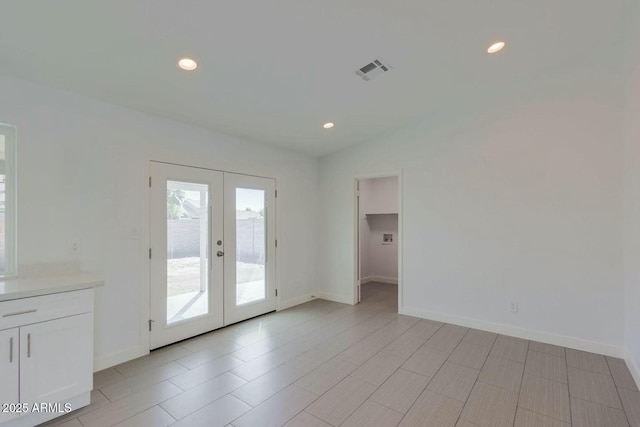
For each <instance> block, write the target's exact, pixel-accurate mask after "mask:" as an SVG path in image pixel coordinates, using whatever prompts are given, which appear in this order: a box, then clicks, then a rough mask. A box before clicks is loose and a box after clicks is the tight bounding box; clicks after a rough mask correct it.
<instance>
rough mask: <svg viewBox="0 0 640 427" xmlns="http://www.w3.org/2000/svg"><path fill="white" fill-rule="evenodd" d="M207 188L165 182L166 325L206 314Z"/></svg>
mask: <svg viewBox="0 0 640 427" xmlns="http://www.w3.org/2000/svg"><path fill="white" fill-rule="evenodd" d="M208 200H209V186H208V185H206V184H195V183H190V182H179V181H167V323H168V324H171V323H175V322H179V321H181V320H185V319H189V318H192V317H196V316H200V315H203V314H207V313H208V312H209V295H208V294H209V292H208V291H209V284H208V277H209V274H208V273H209V271H208V266H209V259H208V254H209V251H208V247H209V209H208V207H209V206H208Z"/></svg>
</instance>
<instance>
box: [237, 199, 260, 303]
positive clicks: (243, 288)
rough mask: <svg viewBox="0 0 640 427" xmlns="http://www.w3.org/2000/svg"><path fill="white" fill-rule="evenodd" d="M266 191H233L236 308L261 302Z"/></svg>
mask: <svg viewBox="0 0 640 427" xmlns="http://www.w3.org/2000/svg"><path fill="white" fill-rule="evenodd" d="M264 216H265V192H264V190H254V189H250V188H236V305H242V304H247V303H250V302H253V301H259V300H264V299H265V296H266V287H265V285H266V276H265V251H266V236H265V221H264V219H265V218H264Z"/></svg>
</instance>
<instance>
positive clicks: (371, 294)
mask: <svg viewBox="0 0 640 427" xmlns="http://www.w3.org/2000/svg"><path fill="white" fill-rule="evenodd" d="M356 212H357V222H356V225H357V232H356V245H355V247H356V253H357V254H356V269H355V270H356V280H355V293H356V295H355V301H356V303H358V302H361V301H365V300H366V301H367V302H368V303H375V304H381V305H383V306H384V307H385V308H388V309H389V310H393V311H396V312H397V311H398V308H399V301H400V295H401V292H400V290H401V280H400V278H401V269H400V265H401V263H400V259H401V246H400V236H401V201H400V176H399V175H398V174H396V175H385V176H375V177H366V178H358V179H356Z"/></svg>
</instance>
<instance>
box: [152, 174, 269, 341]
mask: <svg viewBox="0 0 640 427" xmlns="http://www.w3.org/2000/svg"><path fill="white" fill-rule="evenodd" d="M150 178H151V180H150V191H151V197H150V233H151V238H150V251H149V254H150V275H149V277H150V281H151V283H150V303H151V310H150V312H151V319H150V321H149V328H150V331H151V332H150V334H151V335H150V347H151V348H152V349H153V348H157V347H161V346H163V345H167V344H171V343H173V342H176V341H180V340H183V339H186V338H189V337H192V336H194V335H198V334H201V333H204V332H208V331H211V330H213V329H216V328H219V327H222V326H225V325H229V324H232V323H235V322H239V321H241V320H244V319H248V318H250V317H254V316H257V315H260V314H264V313H267V312H270V311H273V310H275V307H276V297H275V203H274V197H275V181H274V180H273V179H268V178H260V177H253V176H247V175H240V174H233V173H228V172H219V171H213V170H209V169H201V168H192V167H187V166H179V165H173V164H167V163H159V162H151V166H150Z"/></svg>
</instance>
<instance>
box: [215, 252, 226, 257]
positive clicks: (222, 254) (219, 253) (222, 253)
mask: <svg viewBox="0 0 640 427" xmlns="http://www.w3.org/2000/svg"><path fill="white" fill-rule="evenodd" d="M216 255H218V256H224V252H222V251H218V253H217V254H216Z"/></svg>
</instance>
